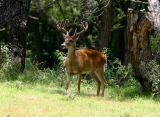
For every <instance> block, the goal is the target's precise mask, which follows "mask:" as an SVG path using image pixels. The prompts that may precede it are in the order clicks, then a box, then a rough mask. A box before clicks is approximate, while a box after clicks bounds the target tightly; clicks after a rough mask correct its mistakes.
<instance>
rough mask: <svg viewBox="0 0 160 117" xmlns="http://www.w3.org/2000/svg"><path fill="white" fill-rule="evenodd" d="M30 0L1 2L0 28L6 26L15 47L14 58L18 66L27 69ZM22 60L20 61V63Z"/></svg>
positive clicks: (6, 0)
mask: <svg viewBox="0 0 160 117" xmlns="http://www.w3.org/2000/svg"><path fill="white" fill-rule="evenodd" d="M29 7H30V0H5V1H0V14H1V15H0V28H2V27H5V26H6V24H7V26H8V29H9V35H10V38H11V40H12V41H11V43H12V47H13V56H14V61H15V63H16V64H21V65H20V66H21V67H20V69H21V70H22V71H23V69H24V68H25V57H26V34H27V30H26V29H27V20H28V12H29ZM19 60H20V61H19Z"/></svg>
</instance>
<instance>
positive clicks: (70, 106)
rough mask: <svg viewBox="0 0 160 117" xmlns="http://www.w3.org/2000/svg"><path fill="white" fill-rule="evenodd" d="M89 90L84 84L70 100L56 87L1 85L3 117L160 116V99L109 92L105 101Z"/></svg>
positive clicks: (124, 90)
mask: <svg viewBox="0 0 160 117" xmlns="http://www.w3.org/2000/svg"><path fill="white" fill-rule="evenodd" d="M82 85H83V84H82ZM72 87H74V88H75V86H74V85H72ZM86 87H87V85H85V84H84V85H83V87H82V95H81V96H79V95H76V93H75V89H76V88H75V89H74V88H72V91H73V93H72V95H70V96H68V95H66V93H65V90H64V88H63V87H60V86H57V85H55V84H54V83H51V84H49V85H39V84H35V85H33V84H27V83H23V82H20V81H13V82H1V83H0V90H1V93H0V117H86V116H88V117H159V116H160V111H159V110H160V101H159V99H157V100H155V99H153V98H151V97H146V96H143V95H141V94H140V93H139V91H138V88H135V87H127V88H108V89H107V90H106V94H105V97H97V96H94V95H93V94H95V92H96V91H95V89H94V88H86Z"/></svg>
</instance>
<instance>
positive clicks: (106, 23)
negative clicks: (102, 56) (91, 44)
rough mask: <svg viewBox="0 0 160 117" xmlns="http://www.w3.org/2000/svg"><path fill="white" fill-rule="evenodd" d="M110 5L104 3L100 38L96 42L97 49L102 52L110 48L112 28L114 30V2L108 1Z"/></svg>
mask: <svg viewBox="0 0 160 117" xmlns="http://www.w3.org/2000/svg"><path fill="white" fill-rule="evenodd" d="M107 2H108V3H107V4H108V5H107V6H106V7H104V6H105V5H106V2H105V1H104V2H103V3H104V4H103V6H102V7H104V8H103V9H104V10H103V11H102V12H103V14H102V15H101V16H100V31H99V36H98V39H97V42H96V44H97V45H96V48H97V49H98V50H101V49H103V48H108V47H109V45H110V41H111V28H112V17H111V16H112V0H109V1H107Z"/></svg>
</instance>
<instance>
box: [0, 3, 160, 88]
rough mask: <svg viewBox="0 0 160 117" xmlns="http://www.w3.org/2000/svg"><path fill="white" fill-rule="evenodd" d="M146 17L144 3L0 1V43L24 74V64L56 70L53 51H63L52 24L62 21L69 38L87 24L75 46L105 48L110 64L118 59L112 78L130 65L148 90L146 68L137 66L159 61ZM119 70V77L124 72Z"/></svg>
mask: <svg viewBox="0 0 160 117" xmlns="http://www.w3.org/2000/svg"><path fill="white" fill-rule="evenodd" d="M146 12H148V1H147V0H143V1H135V0H31V1H30V0H23V1H22V0H3V1H2V0H0V43H1V45H6V44H8V45H9V47H10V48H11V51H12V53H13V55H14V57H15V58H16V59H15V60H16V61H17V60H19V58H18V57H20V63H21V65H22V67H21V68H22V71H23V69H24V68H25V59H27V60H29V61H31V62H32V63H35V64H37V65H38V66H39V68H41V69H43V68H57V67H59V66H58V65H59V62H60V60H59V56H58V55H57V50H59V51H61V52H63V53H66V52H67V50H63V49H62V48H61V44H62V42H63V37H62V34H61V33H60V32H58V31H57V28H56V24H57V23H58V22H62V21H65V22H66V24H67V25H68V27H67V28H68V29H69V28H73V30H72V32H71V34H73V33H74V30H75V29H76V28H77V29H78V30H80V27H79V23H80V22H82V21H87V22H88V23H89V28H88V30H87V31H86V32H85V34H83V35H81V36H80V38H79V40H78V42H77V47H78V48H82V47H83V48H91V49H96V50H100V51H102V50H103V49H104V48H107V49H105V51H107V53H108V56H109V58H108V62H109V63H112V61H114V60H115V59H116V58H118V59H119V61H120V64H118V65H121V67H119V68H117V66H118V65H117V66H114V67H116V70H112V69H111V70H112V71H111V72H110V74H112V72H113V73H114V74H115V71H118V70H117V69H121V68H123V67H122V65H126V66H127V65H128V64H129V63H131V64H132V66H133V70H134V73H135V76H136V79H137V80H138V81H139V83H140V84H141V86H142V87H143V89H144V90H151V88H152V87H153V86H154V83H153V82H154V81H151V80H150V78H148V77H149V76H146V74H145V73H146V71H145V70H146V69H144V68H146V66H145V64H143V69H141V68H140V67H139V65H140V64H141V62H142V61H144V62H149V61H150V60H152V59H156V60H157V62H160V60H159V59H158V58H160V57H159V54H157V49H158V41H157V36H156V34H155V32H154V31H153V30H152V28H151V23H150V21H149V20H148V19H147V18H146V17H145V16H146V15H145V14H146ZM1 47H2V46H1ZM0 50H1V49H0ZM0 53H1V52H0ZM159 53H160V52H159ZM112 65H113V64H111V65H110V66H111V67H112ZM146 65H150V64H146ZM151 66H152V64H151ZM151 66H148V67H149V69H150V67H151ZM112 68H113V67H112ZM125 70H126V68H124V71H125ZM121 71H122V73H120V75H121V74H123V73H125V72H124V71H123V70H122V69H121ZM147 71H148V70H147ZM150 71H151V70H150ZM143 72H144V73H143ZM149 75H150V73H149ZM116 77H117V76H116ZM113 78H114V77H113ZM117 78H118V79H119V77H117ZM123 80H126V79H123ZM119 81H120V80H119ZM155 81H156V82H157V81H159V80H155ZM158 86H159V85H158ZM158 90H159V89H158Z"/></svg>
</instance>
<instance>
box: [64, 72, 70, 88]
mask: <svg viewBox="0 0 160 117" xmlns="http://www.w3.org/2000/svg"><path fill="white" fill-rule="evenodd" d="M70 77H71V76H70V75H69V74H67V78H66V86H65V89H66V90H68V88H69V86H70Z"/></svg>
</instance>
